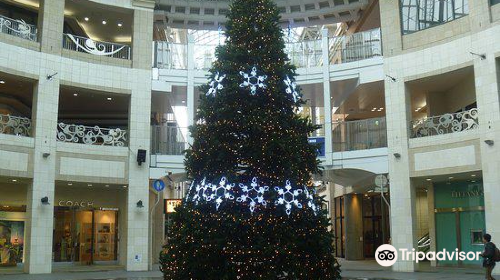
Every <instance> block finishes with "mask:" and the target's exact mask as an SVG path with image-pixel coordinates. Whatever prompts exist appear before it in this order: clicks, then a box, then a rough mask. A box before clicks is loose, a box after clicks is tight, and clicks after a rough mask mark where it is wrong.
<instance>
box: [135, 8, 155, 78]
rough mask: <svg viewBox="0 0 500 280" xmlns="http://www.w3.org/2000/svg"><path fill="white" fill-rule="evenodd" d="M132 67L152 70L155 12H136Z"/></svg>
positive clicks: (140, 10)
mask: <svg viewBox="0 0 500 280" xmlns="http://www.w3.org/2000/svg"><path fill="white" fill-rule="evenodd" d="M132 29H133V30H132V32H133V33H132V65H133V67H134V68H140V69H148V70H151V67H152V59H153V49H152V45H153V10H142V9H135V10H134V24H133V28H132Z"/></svg>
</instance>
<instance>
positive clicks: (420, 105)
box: [406, 66, 479, 142]
mask: <svg viewBox="0 0 500 280" xmlns="http://www.w3.org/2000/svg"><path fill="white" fill-rule="evenodd" d="M406 86H407V88H408V89H409V93H410V98H411V106H410V108H408V109H409V110H411V114H410V115H411V116H412V118H411V120H410V123H409V130H410V131H409V135H410V138H423V137H426V138H427V137H428V138H427V139H428V140H432V139H436V138H443V137H445V138H446V137H447V136H444V135H446V134H452V133H460V132H466V131H472V130H476V129H477V128H478V127H479V114H478V112H479V111H478V108H477V103H476V88H475V75H474V68H473V67H472V66H468V67H464V68H460V69H457V70H454V71H449V72H445V73H443V74H439V75H433V76H429V77H424V78H421V79H417V80H412V81H410V82H408V83H407V85H406ZM440 135H443V136H441V137H435V136H440ZM431 137H434V138H431ZM450 137H452V136H450ZM414 141H417V142H418V141H419V140H418V139H414ZM426 142H428V141H426Z"/></svg>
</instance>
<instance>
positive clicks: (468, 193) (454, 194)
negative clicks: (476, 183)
mask: <svg viewBox="0 0 500 280" xmlns="http://www.w3.org/2000/svg"><path fill="white" fill-rule="evenodd" d="M483 195H484V192H483V191H482V190H473V191H464V192H457V191H451V197H453V198H466V197H478V196H483Z"/></svg>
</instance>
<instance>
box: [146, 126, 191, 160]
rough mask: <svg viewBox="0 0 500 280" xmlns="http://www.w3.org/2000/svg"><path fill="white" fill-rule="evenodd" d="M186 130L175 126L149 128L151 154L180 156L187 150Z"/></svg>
mask: <svg viewBox="0 0 500 280" xmlns="http://www.w3.org/2000/svg"><path fill="white" fill-rule="evenodd" d="M187 133H188V129H187V128H180V127H176V126H152V127H151V154H153V155H182V154H183V151H184V150H186V149H187V148H188V142H187V139H186V138H187Z"/></svg>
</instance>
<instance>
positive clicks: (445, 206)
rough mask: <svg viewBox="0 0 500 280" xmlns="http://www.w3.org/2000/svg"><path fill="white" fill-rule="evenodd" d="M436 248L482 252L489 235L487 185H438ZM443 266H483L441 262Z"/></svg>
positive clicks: (454, 183) (468, 263)
mask: <svg viewBox="0 0 500 280" xmlns="http://www.w3.org/2000/svg"><path fill="white" fill-rule="evenodd" d="M434 203H435V212H436V216H435V218H436V239H437V240H436V249H437V251H442V250H443V249H446V250H447V251H455V249H458V250H460V251H463V252H482V251H483V249H484V246H483V244H482V243H481V242H482V240H481V239H482V235H483V233H484V232H485V227H486V226H485V225H486V223H485V218H484V191H483V182H482V181H481V180H477V181H475V182H471V181H456V182H449V183H436V184H434ZM438 264H439V265H480V264H481V260H478V261H468V260H465V261H463V262H458V261H439V263H438Z"/></svg>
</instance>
